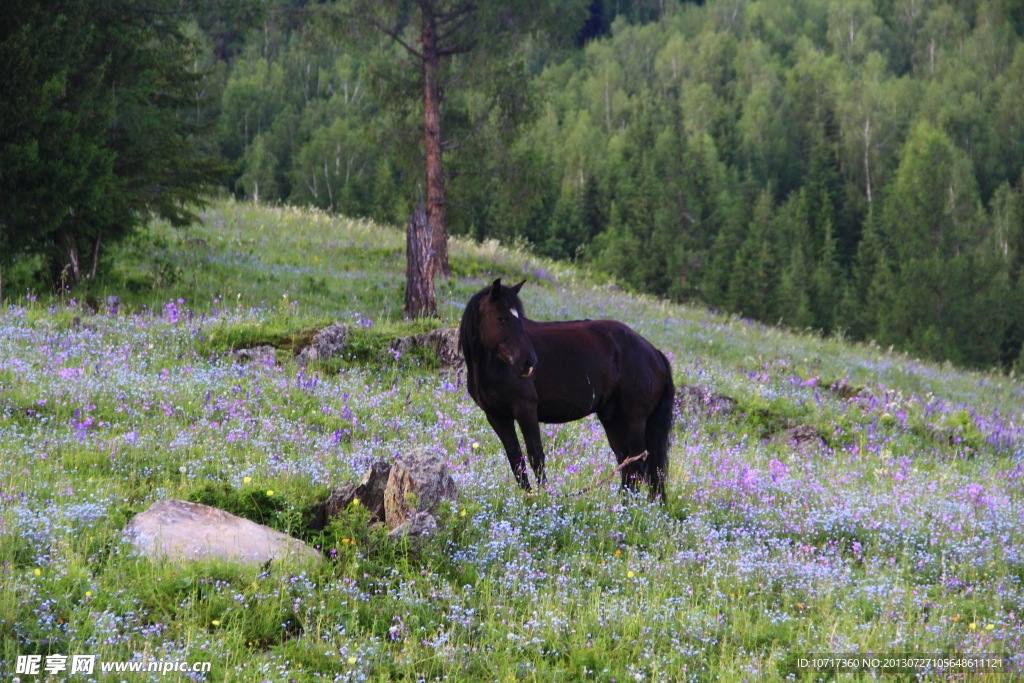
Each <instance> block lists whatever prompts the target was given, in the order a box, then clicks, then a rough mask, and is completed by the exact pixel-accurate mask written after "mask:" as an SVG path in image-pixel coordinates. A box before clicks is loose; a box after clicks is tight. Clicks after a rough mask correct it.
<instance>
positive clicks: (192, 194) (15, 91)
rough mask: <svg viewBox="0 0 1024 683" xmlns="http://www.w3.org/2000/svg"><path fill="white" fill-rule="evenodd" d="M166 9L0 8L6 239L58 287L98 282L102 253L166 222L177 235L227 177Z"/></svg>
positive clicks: (136, 2)
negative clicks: (32, 256)
mask: <svg viewBox="0 0 1024 683" xmlns="http://www.w3.org/2000/svg"><path fill="white" fill-rule="evenodd" d="M169 9H170V8H169V7H168V6H166V5H165V4H164V3H163V0H115V1H113V2H104V3H97V2H95V1H94V0H70V1H69V2H60V3H56V2H45V1H42V2H41V1H38V0H37V1H32V0H13V1H12V2H9V3H4V4H3V9H2V10H0V71H2V72H3V73H4V74H5V76H4V78H3V86H2V88H3V91H2V93H0V101H2V102H3V104H2V105H0V107H2V108H0V116H2V117H3V118H2V120H0V136H2V137H0V154H2V158H3V163H0V198H2V199H0V234H3V235H4V237H3V240H2V241H3V242H5V243H6V246H7V249H5V250H4V252H3V253H2V254H0V260H8V259H10V258H12V257H13V256H15V255H17V254H18V253H26V252H28V253H42V254H44V255H45V256H46V258H47V260H48V266H49V270H50V275H51V278H52V281H53V282H54V283H71V284H73V283H76V282H79V281H81V280H83V279H90V278H92V277H94V276H95V274H96V269H97V267H98V264H99V257H100V252H101V248H102V246H103V245H104V244H110V243H111V242H114V241H116V240H118V239H121V238H123V237H124V236H125V235H127V234H129V233H130V232H131V231H132V230H133V229H134V228H135V227H136V226H138V225H139V224H140V223H142V222H143V221H145V220H147V219H149V217H150V216H151V215H156V216H160V217H163V218H165V219H167V220H169V221H170V222H171V223H172V224H174V225H183V224H186V223H188V222H190V221H193V220H196V216H195V214H194V213H193V210H192V209H193V207H194V206H195V205H196V204H197V203H200V202H201V198H202V195H203V193H204V191H206V190H207V189H208V188H211V187H212V186H213V184H214V183H215V182H216V181H218V180H220V179H221V175H222V171H223V169H222V167H221V165H220V163H219V162H218V161H217V160H216V159H214V158H212V157H210V156H208V155H206V154H204V153H203V144H204V142H205V139H206V138H205V136H206V134H207V133H208V129H207V128H206V127H205V126H203V125H201V124H197V123H195V118H194V117H192V116H181V115H180V114H181V112H182V111H183V110H186V109H188V110H191V111H193V112H194V111H195V108H196V107H197V106H202V101H201V100H198V101H197V99H196V93H197V92H201V90H202V88H201V83H202V81H203V78H204V75H203V74H202V73H200V72H197V71H195V70H194V69H193V65H194V63H195V59H194V57H195V52H194V47H195V46H194V44H193V42H192V41H191V40H190V39H189V37H188V36H187V35H186V33H185V32H184V30H183V28H182V25H181V23H180V21H181V19H180V16H179V15H178V14H177V13H176V12H171V11H169Z"/></svg>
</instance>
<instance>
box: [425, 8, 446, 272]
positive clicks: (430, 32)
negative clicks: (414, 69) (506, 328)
mask: <svg viewBox="0 0 1024 683" xmlns="http://www.w3.org/2000/svg"><path fill="white" fill-rule="evenodd" d="M420 10H421V12H422V16H423V26H422V31H421V40H422V45H423V134H424V140H423V142H424V151H425V153H426V162H427V163H426V166H427V224H428V225H430V230H431V232H433V240H432V241H433V244H434V258H435V259H436V263H435V265H434V268H433V270H434V271H436V272H440V273H441V274H442V275H444V276H445V277H450V276H451V268H450V267H449V266H448V228H447V227H446V226H445V220H444V209H445V201H444V167H443V165H442V162H441V92H440V89H439V88H438V84H437V72H438V69H439V67H440V62H441V55H440V53H439V50H438V44H437V18H436V16H435V11H436V8H435V7H434V4H433V2H430V1H429V0H424V1H421V2H420Z"/></svg>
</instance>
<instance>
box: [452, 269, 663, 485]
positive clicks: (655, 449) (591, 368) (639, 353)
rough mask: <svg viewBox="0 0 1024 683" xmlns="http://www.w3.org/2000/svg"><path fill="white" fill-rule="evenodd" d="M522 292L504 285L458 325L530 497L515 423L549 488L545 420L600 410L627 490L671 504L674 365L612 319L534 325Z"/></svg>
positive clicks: (471, 373)
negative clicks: (645, 491)
mask: <svg viewBox="0 0 1024 683" xmlns="http://www.w3.org/2000/svg"><path fill="white" fill-rule="evenodd" d="M522 286H523V283H522V282H520V283H519V284H517V285H515V286H513V287H504V286H502V284H501V279H500V278H499V279H497V280H495V281H494V284H492V285H489V286H487V287H484V288H483V289H482V290H480V291H479V292H477V293H476V294H475V295H474V296H473V298H472V299H470V300H469V304H467V305H466V310H465V312H464V313H463V314H462V324H461V326H460V328H459V346H460V347H461V348H462V353H463V355H464V356H465V357H466V368H467V375H468V376H467V379H468V384H469V394H470V396H472V397H473V400H474V401H476V404H477V405H478V406H480V407H481V408H482V409H483V411H484V413H485V414H486V415H487V421H488V422H490V423H491V426H492V427H493V428H494V431H495V432H496V433H497V434H498V438H499V439H501V443H502V445H503V446H504V447H505V454H506V455H507V456H508V462H509V464H510V465H511V466H512V472H513V474H515V477H516V481H518V482H519V485H520V486H521V487H522V488H524V489H526V490H527V491H529V490H530V478H529V476H528V475H527V473H526V463H525V462H524V460H523V451H522V449H521V448H520V446H519V439H518V438H517V436H516V428H515V423H516V422H518V423H519V428H520V429H521V430H522V432H523V438H524V439H525V440H526V453H527V456H528V457H529V459H530V467H531V468H533V473H534V474H535V475H536V477H537V480H538V482H539V483H540V484H541V485H543V484H544V482H545V480H546V475H545V473H544V448H543V446H542V445H541V440H540V426H539V424H538V423H540V422H556V423H561V422H572V421H573V420H580V419H582V418H584V417H586V416H588V415H591V414H593V413H597V417H598V419H600V420H601V424H602V425H603V426H604V431H605V434H607V435H608V442H609V444H611V447H612V450H613V451H614V452H615V457H616V458H617V459H618V461H619V465H620V467H621V475H622V485H623V487H626V488H630V489H635V488H636V486H637V484H639V483H646V484H647V485H648V486H650V493H651V499H652V500H653V499H654V498H657V497H659V496H660V497H662V498H664V495H665V478H666V476H667V475H668V437H669V433H670V432H671V429H672V400H673V397H674V395H675V387H674V386H673V384H672V368H671V366H670V365H669V362H668V359H666V358H665V356H664V355H663V354H662V353H661V352H660V351H658V349H656V348H654V347H653V346H652V345H651V344H650V342H648V341H647V340H646V339H644V338H643V337H641V336H640V335H639V334H637V333H636V332H634V331H633V330H631V329H629V327H627V326H626V325H624V324H622V323H620V322H616V321H614V320H573V321H568V322H537V321H535V320H528V319H527V317H526V314H525V313H524V311H523V304H522V302H521V301H520V300H519V296H518V294H519V289H520V288H521V287H522ZM644 452H646V454H647V455H646V456H645V457H636V456H642V454H643V453H644ZM627 460H628V461H629V462H627ZM623 463H626V464H625V466H623Z"/></svg>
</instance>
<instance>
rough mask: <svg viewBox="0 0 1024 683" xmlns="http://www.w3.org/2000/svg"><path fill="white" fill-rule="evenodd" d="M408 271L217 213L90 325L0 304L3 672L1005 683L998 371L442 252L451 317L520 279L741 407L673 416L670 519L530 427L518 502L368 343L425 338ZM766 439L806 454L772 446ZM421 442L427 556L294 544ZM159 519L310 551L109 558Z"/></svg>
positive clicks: (79, 317)
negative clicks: (986, 669)
mask: <svg viewBox="0 0 1024 683" xmlns="http://www.w3.org/2000/svg"><path fill="white" fill-rule="evenodd" d="M402 247H403V237H402V235H401V233H400V232H398V231H396V230H394V229H391V228H384V227H380V226H376V225H373V224H368V223H359V222H351V221H348V220H344V219H339V218H334V217H331V216H328V215H325V214H318V213H312V212H306V211H298V210H293V209H269V208H257V207H253V206H249V205H237V204H225V205H220V206H217V207H215V208H214V209H212V210H210V211H208V212H207V214H206V225H205V226H204V227H197V228H193V229H191V230H189V231H186V232H177V231H172V230H170V229H169V228H166V227H163V226H160V225H155V226H153V227H152V229H151V230H150V231H149V232H148V233H147V234H145V235H143V236H141V237H140V238H138V239H137V240H135V241H134V242H133V243H130V244H127V245H125V246H124V247H122V248H120V250H119V251H118V252H117V253H115V254H111V257H112V258H113V259H114V260H116V262H117V264H118V266H117V268H116V269H115V270H113V271H112V272H110V273H108V274H107V276H106V279H105V280H104V281H102V282H100V283H99V284H98V285H97V287H96V289H95V290H94V291H93V292H91V293H88V294H87V295H85V296H83V302H82V303H80V302H74V301H70V300H65V301H57V302H41V301H36V300H33V299H32V298H31V297H29V298H27V299H26V300H25V302H24V305H21V306H13V307H10V308H8V309H7V310H6V311H4V312H2V313H0V564H2V567H3V573H2V574H0V643H2V645H0V648H2V650H0V660H2V661H0V671H2V672H3V674H4V675H7V676H9V675H11V674H12V673H13V672H14V670H15V662H16V658H17V655H26V654H40V655H44V656H45V655H51V654H62V655H67V656H69V657H70V656H71V655H75V654H94V655H97V659H98V660H99V661H116V660H132V659H135V660H143V659H146V660H156V661H171V660H173V661H180V660H184V661H188V662H202V661H210V662H211V663H212V670H211V672H210V673H209V674H207V675H206V680H217V681H220V680H232V681H236V680H237V681H264V680H267V681H285V680H286V681H291V680H294V681H314V680H338V681H382V682H383V681H434V680H449V681H552V682H554V681H558V682H563V681H711V680H716V681H736V682H737V683H739V682H740V681H781V680H794V679H796V680H812V679H811V678H810V677H809V676H807V675H805V674H804V673H802V672H799V671H798V670H797V667H796V661H797V657H798V656H799V655H801V654H806V653H812V652H817V653H822V652H831V653H842V652H851V653H852V652H862V653H865V652H869V651H870V652H874V653H898V652H899V653H903V652H908V653H939V652H942V653H1009V654H1011V655H1012V656H1013V657H1014V659H1013V666H1014V667H1015V670H1016V671H1017V672H1018V673H1020V672H1021V671H1022V670H1024V658H1022V656H1021V654H1020V653H1021V652H1022V651H1024V650H1022V647H1021V636H1022V629H1024V621H1022V613H1024V586H1022V580H1024V532H1022V531H1021V529H1022V528H1024V416H1022V413H1024V386H1022V385H1021V382H1020V381H1019V379H1015V378H1007V377H1004V376H1000V375H995V374H983V373H970V372H962V371H958V370H957V369H955V368H952V367H939V366H936V365H932V364H927V363H922V362H918V361H915V360H913V359H911V358H908V357H905V356H902V355H899V354H893V353H889V352H886V351H885V350H884V349H879V348H876V347H871V346H864V345H859V346H850V345H847V344H844V343H843V342H842V341H841V340H835V339H828V340H821V339H819V338H817V337H814V336H809V335H799V334H792V333H789V332H784V331H780V330H778V329H771V328H766V327H764V326H762V325H759V324H753V323H750V322H748V321H744V320H740V319H735V318H724V317H721V316H715V315H711V314H708V313H706V312H704V311H701V310H696V309H692V308H686V307H679V306H675V305H669V304H666V303H663V302H659V301H656V300H653V299H649V298H641V297H634V296H631V295H628V294H625V293H623V292H621V291H619V290H618V289H616V288H615V287H612V286H609V285H602V284H600V283H598V282H595V281H593V280H592V279H591V278H590V277H589V276H587V275H586V274H585V273H578V272H575V271H573V270H571V269H569V268H568V267H566V266H564V265H556V264H553V263H550V262H547V261H544V260H541V259H537V258H535V257H533V256H531V255H530V254H528V253H523V252H515V251H505V250H500V249H497V248H495V247H493V246H486V245H485V246H477V245H473V244H469V243H460V242H455V243H454V244H453V245H452V267H453V271H454V273H455V277H453V278H452V279H451V280H450V281H449V282H447V283H444V284H441V285H440V292H441V298H442V300H443V303H442V305H441V310H442V316H443V318H444V320H443V322H444V323H447V324H455V322H456V321H457V319H458V316H459V315H460V313H461V309H462V306H463V305H464V302H465V301H466V300H467V299H468V298H469V296H470V295H471V294H472V293H473V292H475V291H476V290H478V289H479V288H480V287H482V286H483V285H484V284H485V283H486V282H487V281H489V279H491V278H493V277H495V276H502V277H506V278H526V279H527V280H528V284H527V285H526V286H525V287H524V289H523V299H524V303H525V305H526V310H527V313H528V315H530V316H531V317H533V318H537V319H557V318H582V317H590V318H598V317H611V318H617V319H620V320H624V321H626V322H627V323H629V324H630V325H632V326H633V327H634V328H636V329H637V330H638V331H640V332H641V333H643V334H644V335H645V336H647V337H648V338H649V339H651V340H652V341H653V342H654V343H655V344H656V345H657V346H658V347H659V348H661V349H662V350H664V351H665V352H666V353H667V354H669V355H670V358H671V360H672V362H673V367H674V372H675V377H676V382H677V384H700V385H704V386H707V387H710V388H711V389H712V390H714V391H716V392H720V393H724V394H727V395H729V396H731V397H733V398H735V399H736V401H737V410H736V411H735V412H734V413H733V414H731V415H712V416H704V417H702V416H699V415H695V414H691V413H680V414H678V416H677V417H678V420H677V428H676V431H675V434H674V443H673V447H672V455H671V457H672V471H671V474H670V481H669V486H668V490H669V499H668V502H667V504H666V505H664V506H658V505H655V506H648V505H647V504H646V503H643V502H640V501H623V499H622V498H621V496H620V494H619V492H618V491H617V489H616V488H615V487H614V485H609V486H607V487H601V488H599V489H597V490H593V491H590V492H589V493H586V494H584V495H577V494H576V492H578V491H580V490H581V489H584V488H586V487H587V486H589V485H590V484H592V483H593V482H594V481H596V480H599V479H601V478H602V477H604V476H605V475H607V474H609V473H610V472H611V470H612V468H613V466H614V461H613V458H612V456H611V453H610V450H609V448H608V446H607V443H606V442H605V439H604V435H603V432H602V431H601V428H600V425H599V424H598V423H597V422H596V420H585V421H582V422H578V423H574V424H571V425H564V426H554V425H552V426H548V427H547V428H546V429H545V445H546V449H547V453H548V463H549V477H550V487H549V489H548V490H547V491H545V492H543V493H540V494H538V495H536V496H532V497H527V496H524V495H523V494H522V493H521V492H520V491H519V490H518V489H517V488H515V486H514V480H513V478H512V476H511V472H510V471H509V468H508V464H507V462H506V459H505V456H504V454H503V452H502V450H501V446H500V444H499V442H498V440H497V438H496V437H495V436H494V434H493V432H492V431H491V430H490V428H489V426H488V425H487V423H486V421H485V420H484V418H483V415H482V413H481V412H480V411H479V410H478V409H477V408H476V407H475V406H474V405H473V403H472V401H471V400H469V398H468V396H467V394H466V391H465V386H464V383H463V381H462V377H461V375H458V374H455V375H449V374H440V373H438V371H437V370H436V369H435V368H433V367H432V366H431V363H430V362H429V359H426V358H423V357H419V356H417V357H397V358H396V357H394V356H393V355H390V354H386V353H383V352H382V348H383V346H384V341H385V340H386V339H388V338H390V337H391V336H397V335H398V334H405V333H408V332H410V331H416V330H421V329H423V327H422V325H421V324H417V325H413V324H409V323H404V322H402V321H401V320H400V310H401V300H402V289H401V287H402V271H403V266H404V262H403V257H402ZM115 293H116V294H118V295H119V296H120V298H121V308H120V310H119V312H118V313H117V314H116V315H111V314H108V313H106V312H104V311H103V301H104V300H105V297H106V296H108V295H111V294H115ZM85 300H87V301H88V302H93V301H95V302H96V304H95V305H98V306H99V308H100V312H99V313H98V314H96V315H90V314H89V309H90V303H88V302H86V301H85ZM331 320H344V321H346V322H349V323H351V324H353V326H354V329H355V335H356V337H355V342H356V351H358V353H357V352H355V351H354V352H353V354H351V355H350V357H348V358H346V359H344V360H343V361H341V362H339V363H335V364H333V365H330V366H326V365H325V366H322V367H311V368H308V369H306V370H301V369H300V368H299V367H298V366H297V365H295V364H293V363H290V362H285V363H283V364H280V365H277V366H264V365H246V366H240V365H237V364H235V363H234V362H233V361H232V360H231V358H230V357H229V355H228V354H227V353H226V351H227V350H228V349H229V348H231V347H238V346H243V345H246V344H249V343H255V342H270V343H275V344H277V345H279V346H280V347H281V348H283V349H287V348H291V347H293V346H294V345H295V344H297V343H299V340H301V338H302V337H303V335H308V334H309V332H310V330H312V329H315V328H316V327H317V326H319V325H322V324H324V323H325V322H328V321H331ZM282 354H284V355H286V352H282ZM279 357H281V355H280V354H279ZM840 385H845V386H848V387H850V389H849V390H847V391H839V390H837V389H835V388H833V387H838V386H840ZM861 389H863V391H860V392H859V393H858V394H857V395H854V396H851V397H848V398H844V397H843V396H844V394H845V395H850V394H853V393H854V390H861ZM792 424H807V425H811V426H812V427H813V428H814V429H815V430H816V431H817V433H818V434H819V435H821V437H822V438H823V439H824V440H825V442H826V446H825V447H821V448H813V447H812V448H808V449H806V450H804V451H801V450H797V449H795V448H793V447H791V446H788V445H785V444H780V443H776V442H774V441H771V440H770V437H771V435H772V434H773V433H775V432H777V431H779V430H780V429H782V428H784V427H786V426H788V425H792ZM424 444H425V445H428V446H430V447H431V448H433V449H435V450H437V451H438V452H441V453H443V454H444V455H445V456H446V457H447V458H448V460H449V462H450V464H451V467H452V469H453V471H454V473H455V476H456V479H457V482H458V484H459V486H460V489H461V493H462V499H461V502H460V504H459V505H458V506H456V507H455V508H453V509H451V510H450V511H449V513H448V519H447V524H446V526H445V529H444V530H443V531H442V532H441V533H440V534H439V535H438V536H437V537H436V538H434V539H433V540H432V541H431V543H430V545H428V546H426V547H423V548H416V547H409V546H407V545H403V544H400V543H394V542H390V541H388V540H387V539H386V538H384V537H383V536H382V535H381V534H380V533H379V532H376V531H368V530H366V529H365V527H364V525H363V523H362V522H363V520H362V519H360V518H359V513H358V512H356V513H353V515H352V516H351V517H350V518H345V519H342V520H340V521H339V522H337V523H336V524H335V525H334V526H333V527H331V528H329V529H328V530H327V531H326V532H323V533H318V532H312V531H310V530H309V528H308V526H307V513H308V509H309V507H310V506H311V505H312V504H313V503H314V502H315V501H317V500H321V499H322V498H323V497H325V495H326V492H327V490H328V488H329V487H330V486H332V485H333V484H335V483H337V482H340V481H344V480H348V479H351V478H354V477H357V476H359V475H361V473H362V472H363V470H364V469H365V467H366V466H367V464H368V463H369V462H371V461H372V460H373V459H375V458H378V457H385V458H391V457H393V456H394V455H395V454H398V453H402V452H405V451H407V450H409V449H410V448H411V447H413V446H414V445H424ZM171 497H182V498H189V499H192V500H197V501H202V502H209V503H212V504H215V505H218V506H220V507H224V508H225V509H228V510H231V511H232V512H236V513H238V514H243V515H245V516H247V517H250V518H252V519H255V520H257V521H261V522H263V523H266V524H270V525H271V526H274V527H276V528H279V529H282V530H285V531H288V532H290V533H292V534H294V535H296V536H300V537H302V538H304V539H306V540H307V541H309V542H311V543H314V544H317V545H320V546H321V547H322V548H323V550H324V552H325V554H326V555H328V556H329V558H330V560H329V561H328V562H325V563H323V564H321V565H308V566H282V565H274V566H271V567H269V568H266V569H246V568H239V567H235V566H230V565H222V564H214V563H208V564H206V563H204V564H195V565H177V564H172V563H164V564H156V565H154V564H152V563H150V562H148V561H146V560H143V559H139V558H137V557H135V556H133V555H132V554H131V553H130V552H129V549H128V547H127V546H126V545H125V544H124V542H123V541H122V538H121V529H122V528H123V526H124V524H125V523H126V521H127V520H128V519H130V517H131V516H132V515H134V514H136V513H137V512H140V511H142V510H144V509H146V508H147V507H148V506H149V505H150V504H151V503H153V502H154V501H156V500H160V499H163V498H171ZM76 676H77V677H80V678H81V679H82V680H89V677H87V676H84V675H81V674H76ZM124 676H125V678H126V679H127V680H148V678H149V677H152V678H154V679H157V680H164V681H166V680H177V679H186V678H188V676H186V675H185V674H181V673H172V674H168V675H156V674H148V675H146V674H125V675H124ZM26 678H28V677H26ZM26 678H23V679H22V680H26ZM94 678H106V676H102V675H100V674H97V675H96V676H94ZM192 678H195V676H193V677H192ZM199 678H202V676H199ZM111 680H113V679H111ZM838 680H859V678H858V677H857V676H853V675H844V674H840V675H839V678H838Z"/></svg>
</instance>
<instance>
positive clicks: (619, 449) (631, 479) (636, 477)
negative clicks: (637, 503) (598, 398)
mask: <svg viewBox="0 0 1024 683" xmlns="http://www.w3.org/2000/svg"><path fill="white" fill-rule="evenodd" d="M598 418H600V420H601V424H602V425H604V433H605V434H606V435H607V436H608V443H609V444H610V445H611V447H612V450H613V451H614V452H615V459H616V460H617V461H618V463H619V465H622V463H623V462H625V461H626V460H627V459H628V458H631V457H633V456H634V455H640V454H641V453H643V452H644V451H645V449H646V446H645V445H644V444H645V442H644V427H645V425H646V422H645V421H644V420H643V418H632V417H627V416H624V415H614V416H609V415H602V414H600V413H599V414H598ZM619 474H620V475H621V476H622V488H624V489H628V490H630V491H636V490H637V488H638V487H639V485H640V484H641V483H644V482H646V474H647V463H645V462H644V459H643V458H638V459H637V460H635V461H633V462H631V463H629V464H628V465H626V466H625V467H623V468H622V469H621V470H620V472H619Z"/></svg>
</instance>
